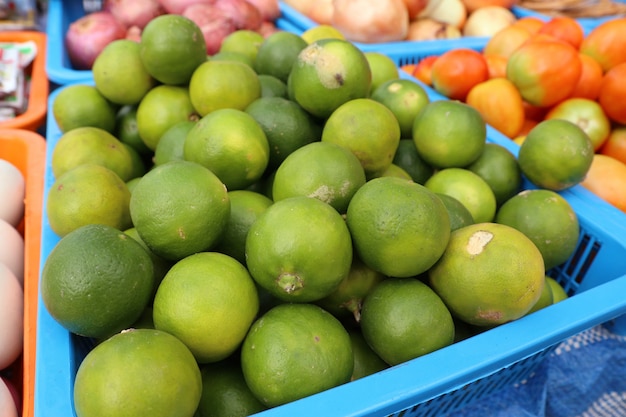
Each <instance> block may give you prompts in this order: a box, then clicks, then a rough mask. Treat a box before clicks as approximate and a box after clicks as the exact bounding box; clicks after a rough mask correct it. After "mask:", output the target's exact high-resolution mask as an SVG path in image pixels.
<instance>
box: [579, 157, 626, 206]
mask: <svg viewBox="0 0 626 417" xmlns="http://www.w3.org/2000/svg"><path fill="white" fill-rule="evenodd" d="M581 185H582V186H583V187H585V188H586V189H588V190H589V191H591V192H592V193H594V194H595V195H597V196H598V197H600V198H601V199H603V200H605V201H606V202H608V203H609V204H612V205H613V206H615V207H617V208H618V209H620V210H621V211H623V212H624V213H626V192H624V190H626V164H624V163H623V162H621V161H619V160H617V159H615V158H612V157H610V156H607V155H603V154H595V155H594V156H593V162H592V163H591V167H590V168H589V171H588V172H587V176H586V177H585V179H584V180H583V181H582V182H581Z"/></svg>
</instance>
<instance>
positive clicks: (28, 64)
mask: <svg viewBox="0 0 626 417" xmlns="http://www.w3.org/2000/svg"><path fill="white" fill-rule="evenodd" d="M0 52H1V53H2V55H1V56H0V60H1V63H0V66H1V69H2V73H1V74H0V75H1V76H2V79H1V80H0V81H1V82H2V85H1V87H0V113H1V114H2V116H0V128H18V129H27V130H32V131H35V130H37V129H38V128H39V127H41V126H42V125H43V124H44V122H45V117H46V113H47V108H48V107H47V106H48V101H47V100H48V91H49V85H48V77H47V75H46V71H45V63H46V35H45V34H44V33H41V32H38V31H4V32H1V31H0Z"/></svg>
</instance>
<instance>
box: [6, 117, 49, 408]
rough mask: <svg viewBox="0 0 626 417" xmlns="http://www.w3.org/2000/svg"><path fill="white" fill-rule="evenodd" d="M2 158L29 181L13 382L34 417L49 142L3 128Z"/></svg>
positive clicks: (25, 210)
mask: <svg viewBox="0 0 626 417" xmlns="http://www.w3.org/2000/svg"><path fill="white" fill-rule="evenodd" d="M0 158H2V159H4V160H6V161H9V162H10V163H12V164H13V165H15V166H16V167H17V168H18V169H19V170H20V172H21V173H22V175H24V178H25V180H26V197H25V201H24V203H25V209H24V217H23V218H22V221H21V222H20V224H19V225H18V230H19V232H20V233H21V234H22V236H23V237H24V245H25V247H24V249H25V250H24V351H23V353H22V359H21V361H20V360H18V361H17V363H16V364H15V365H14V366H15V368H16V369H15V376H16V377H15V379H14V380H13V381H12V382H14V383H15V384H16V386H17V387H18V389H20V395H21V397H22V414H21V416H22V417H30V416H32V415H33V414H34V413H33V409H34V392H35V353H36V352H35V347H36V343H35V337H36V335H37V332H36V327H37V297H38V288H39V259H40V247H41V215H42V209H43V207H42V204H43V190H44V171H45V164H46V141H45V139H44V138H43V137H42V136H41V135H39V134H38V133H35V132H32V131H30V130H26V129H3V128H0Z"/></svg>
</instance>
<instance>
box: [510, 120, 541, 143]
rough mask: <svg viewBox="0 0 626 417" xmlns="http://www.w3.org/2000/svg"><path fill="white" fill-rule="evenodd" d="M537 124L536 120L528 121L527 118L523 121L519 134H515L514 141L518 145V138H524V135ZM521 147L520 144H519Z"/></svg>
mask: <svg viewBox="0 0 626 417" xmlns="http://www.w3.org/2000/svg"><path fill="white" fill-rule="evenodd" d="M538 123H539V121H538V120H534V119H529V118H525V119H524V124H522V128H521V129H520V131H519V132H517V137H516V138H515V139H514V140H515V141H516V142H517V143H520V142H519V141H520V140H523V139H520V138H525V137H526V135H527V134H528V132H530V131H531V130H532V128H533V127H535V126H537V124H538ZM520 145H521V143H520Z"/></svg>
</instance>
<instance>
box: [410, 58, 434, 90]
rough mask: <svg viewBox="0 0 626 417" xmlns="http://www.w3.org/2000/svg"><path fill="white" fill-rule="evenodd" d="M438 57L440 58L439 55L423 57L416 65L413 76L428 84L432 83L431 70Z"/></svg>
mask: <svg viewBox="0 0 626 417" xmlns="http://www.w3.org/2000/svg"><path fill="white" fill-rule="evenodd" d="M437 58H439V57H438V56H437V55H430V56H427V57H425V58H423V59H422V60H421V61H419V62H418V63H417V65H415V69H414V70H413V76H414V77H415V78H417V79H418V80H420V81H421V82H423V83H424V84H426V85H432V84H433V82H432V77H431V70H432V66H433V63H434V62H435V61H436V60H437Z"/></svg>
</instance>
